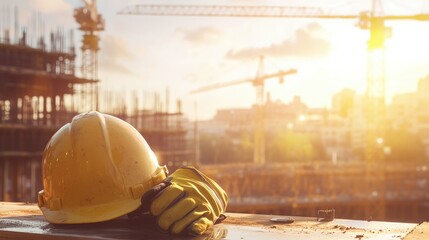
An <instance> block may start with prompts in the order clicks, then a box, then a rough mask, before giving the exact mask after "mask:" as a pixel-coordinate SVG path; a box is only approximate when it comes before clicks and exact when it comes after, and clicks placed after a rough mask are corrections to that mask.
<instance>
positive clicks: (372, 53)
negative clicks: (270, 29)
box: [118, 0, 429, 163]
mask: <svg viewBox="0 0 429 240" xmlns="http://www.w3.org/2000/svg"><path fill="white" fill-rule="evenodd" d="M118 13H119V14H127V15H152V16H193V17H254V18H315V19H357V20H358V24H357V25H358V26H359V28H361V29H363V30H369V32H370V37H369V40H368V70H367V71H368V72H367V84H366V91H365V96H366V97H365V101H366V102H365V106H366V109H365V117H366V134H365V136H366V141H365V143H366V148H365V149H366V150H365V159H366V161H367V162H368V163H375V162H376V161H378V160H380V159H381V158H383V155H382V154H380V151H378V150H377V148H378V147H379V146H377V141H378V142H380V140H382V139H383V135H384V134H383V130H382V129H383V122H382V121H383V119H384V114H383V113H384V108H385V106H384V105H385V74H384V71H385V70H384V42H385V40H386V39H387V38H389V37H391V28H390V27H386V26H385V24H384V23H385V21H387V20H389V21H394V20H417V21H429V14H414V15H385V14H384V12H383V8H382V4H381V0H372V9H371V10H370V11H363V12H360V13H358V14H332V13H328V12H327V11H324V10H323V9H322V8H319V7H303V6H250V5H242V6H239V5H157V4H152V5H133V6H128V7H126V8H124V9H122V10H121V11H119V12H118Z"/></svg>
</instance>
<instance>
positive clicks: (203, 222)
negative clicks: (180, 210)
mask: <svg viewBox="0 0 429 240" xmlns="http://www.w3.org/2000/svg"><path fill="white" fill-rule="evenodd" d="M212 226H213V222H212V221H210V220H209V219H208V218H206V217H202V218H200V219H197V220H196V221H195V222H193V223H192V224H191V225H190V226H189V227H187V228H186V231H187V232H188V233H189V234H191V235H201V234H203V233H204V232H205V231H206V230H207V229H209V228H210V227H212Z"/></svg>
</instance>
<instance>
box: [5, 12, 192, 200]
mask: <svg viewBox="0 0 429 240" xmlns="http://www.w3.org/2000/svg"><path fill="white" fill-rule="evenodd" d="M88 7H91V6H88V5H87V6H86V7H84V8H78V9H76V10H75V18H76V19H77V20H78V23H80V24H81V26H86V27H87V26H88V25H85V23H84V22H85V21H87V20H88V19H85V15H83V16H81V15H80V14H81V13H82V14H84V13H85V14H86V13H87V12H88V11H86V10H88V9H86V8H88ZM92 7H93V6H92ZM85 9H86V10H85ZM9 12H10V11H9ZM9 12H8V14H7V15H8V16H9V17H10V15H11V14H10V13H9ZM92 13H93V12H92ZM17 15H18V10H17V9H15V29H14V31H13V33H14V34H13V35H14V37H12V34H11V32H12V31H11V29H10V28H8V25H9V24H7V23H5V22H0V24H1V25H2V29H3V30H4V31H3V32H1V33H0V201H24V202H25V201H28V202H36V201H37V191H39V190H40V189H42V181H41V158H42V153H43V149H44V147H45V145H46V143H47V142H48V140H49V139H50V137H51V136H52V135H53V134H54V133H55V132H56V131H57V130H58V129H59V128H60V127H61V126H62V125H64V124H65V123H67V122H69V121H70V120H71V119H72V117H73V116H75V115H77V114H78V113H80V112H83V111H89V110H96V109H98V98H99V94H98V88H99V86H98V83H99V80H98V79H97V78H96V77H97V74H96V71H97V67H96V65H97V61H96V54H97V51H98V49H99V48H98V39H99V38H98V36H97V35H96V34H94V31H92V30H91V29H89V30H91V31H89V30H88V29H86V28H84V27H81V29H80V30H82V31H83V32H84V34H83V41H82V42H83V44H82V47H81V50H82V58H83V59H82V66H81V67H82V68H81V72H82V73H81V74H80V75H78V74H77V73H76V72H77V71H76V69H78V68H77V66H76V57H77V51H76V48H75V45H74V42H73V31H65V30H63V29H58V30H56V31H51V32H50V33H49V37H48V38H46V37H45V32H44V31H42V30H43V28H42V27H39V28H38V27H34V28H32V29H31V30H32V31H29V30H27V29H26V28H20V26H19V24H18V22H17V19H18V16H17ZM95 16H98V17H97V18H96V19H98V20H100V19H101V17H100V15H97V14H95ZM37 19H39V18H37ZM82 19H83V20H82ZM101 20H102V19H101ZM89 21H90V19H89ZM39 23H40V24H35V25H40V26H41V25H42V23H41V22H39ZM96 24H97V26H98V27H97V28H95V31H99V30H101V29H103V27H104V22H103V25H100V22H97V23H96ZM43 25H44V24H43ZM21 29H22V30H21ZM93 30H94V29H93ZM29 36H32V37H31V38H30V37H29ZM88 41H89V42H88ZM85 59H87V60H85ZM80 76H83V77H80ZM122 105H123V106H122V108H125V105H126V102H125V101H122ZM103 110H104V109H103ZM109 110H112V111H110V112H111V113H113V114H115V113H116V115H117V116H118V117H121V118H123V119H124V120H126V121H129V122H130V123H131V124H133V125H134V126H135V127H136V128H137V129H138V130H139V131H140V133H141V134H142V135H143V136H145V139H146V140H147V141H148V143H149V144H150V146H151V147H152V149H153V150H154V151H155V153H156V154H157V155H158V156H159V158H160V161H161V162H162V163H163V164H168V165H170V166H172V165H174V162H181V161H185V160H189V159H190V157H191V156H192V153H191V152H189V151H187V149H188V147H189V146H188V145H187V142H186V141H185V135H186V130H185V128H184V124H183V121H184V117H183V114H182V113H181V112H180V108H178V111H177V112H175V113H168V112H166V111H161V110H160V109H143V110H141V109H140V110H139V109H136V110H135V111H133V112H132V113H130V112H114V111H113V109H109V108H108V107H107V108H106V110H104V111H106V112H109ZM167 160H172V161H174V162H170V163H169V162H167Z"/></svg>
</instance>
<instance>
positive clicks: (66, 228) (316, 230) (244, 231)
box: [0, 202, 429, 240]
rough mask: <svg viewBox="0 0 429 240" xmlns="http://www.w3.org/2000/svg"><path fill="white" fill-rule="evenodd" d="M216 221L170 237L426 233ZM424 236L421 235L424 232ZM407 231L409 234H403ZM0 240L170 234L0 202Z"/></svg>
mask: <svg viewBox="0 0 429 240" xmlns="http://www.w3.org/2000/svg"><path fill="white" fill-rule="evenodd" d="M227 216H228V217H227V218H226V219H225V221H223V222H222V223H221V224H216V225H215V226H213V228H212V229H210V230H209V231H208V232H207V233H205V234H203V235H201V236H197V237H190V236H178V237H174V238H173V239H213V240H214V239H239V240H242V239H266V240H270V239H292V240H293V239H303V238H305V239H306V240H316V239H317V240H328V239H329V240H356V239H357V238H356V236H359V235H363V236H364V237H363V238H362V239H365V240H388V239H389V240H391V239H404V237H405V236H406V238H405V239H406V240H417V239H418V240H420V239H425V240H426V239H429V238H425V237H424V236H427V235H428V234H429V228H420V229H419V230H418V231H414V232H413V233H415V234H417V235H419V236H422V237H423V238H413V237H412V236H411V238H410V235H411V234H409V233H410V232H411V231H412V230H413V229H414V228H416V226H417V224H413V223H392V222H378V221H371V222H368V221H363V220H346V219H334V220H333V221H331V222H318V221H315V218H314V217H313V218H310V217H297V216H294V217H289V216H276V215H261V214H239V213H227ZM272 219H277V220H280V221H281V220H282V219H293V220H294V222H293V223H292V224H281V223H280V222H278V224H277V223H276V222H275V221H272ZM423 232H424V233H425V234H426V235H424V233H423ZM407 234H408V235H407ZM0 239H13V240H19V239H34V240H42V239H43V240H45V239H50V240H55V239H61V240H63V239H66V240H68V239H73V240H74V239H89V240H92V239H98V240H100V239H101V240H103V239H161V240H162V239H172V236H170V235H168V234H165V233H160V232H158V231H157V230H156V225H155V221H154V220H153V219H151V218H147V219H140V220H129V219H127V218H126V217H125V218H119V219H114V220H111V221H107V222H101V223H93V224H69V225H59V224H56V225H53V224H49V223H48V222H46V220H45V219H44V217H43V215H41V212H40V210H39V208H38V207H37V205H34V204H25V203H5V202H0Z"/></svg>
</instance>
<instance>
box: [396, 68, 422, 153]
mask: <svg viewBox="0 0 429 240" xmlns="http://www.w3.org/2000/svg"><path fill="white" fill-rule="evenodd" d="M388 119H389V121H390V122H391V124H392V127H393V128H399V127H406V128H407V129H408V130H409V131H410V132H412V133H415V134H417V135H418V136H420V139H421V141H422V143H423V145H424V147H425V151H426V156H427V157H429V76H426V77H425V78H422V79H420V80H419V83H418V87H417V92H411V93H403V94H398V95H395V96H394V97H393V100H392V104H391V105H390V107H389V108H388Z"/></svg>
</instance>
